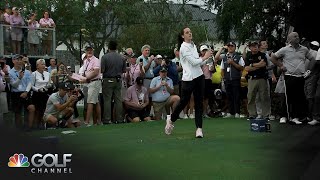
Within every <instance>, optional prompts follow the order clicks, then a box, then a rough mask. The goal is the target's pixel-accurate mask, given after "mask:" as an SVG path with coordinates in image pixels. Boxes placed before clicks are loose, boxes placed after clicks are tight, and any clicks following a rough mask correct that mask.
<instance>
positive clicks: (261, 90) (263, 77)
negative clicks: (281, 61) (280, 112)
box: [245, 42, 270, 118]
mask: <svg viewBox="0 0 320 180" xmlns="http://www.w3.org/2000/svg"><path fill="white" fill-rule="evenodd" d="M249 48H250V50H251V53H249V54H247V56H246V59H245V63H246V66H245V70H246V71H247V72H248V75H249V80H248V95H247V96H248V112H249V118H256V117H257V109H256V103H255V100H256V96H257V94H259V97H260V100H261V109H262V113H261V116H262V118H268V117H269V112H270V109H269V108H270V106H268V98H269V97H268V96H269V94H268V84H267V78H268V71H267V69H266V66H267V57H266V55H265V53H262V52H260V51H259V43H258V42H251V43H250V44H249Z"/></svg>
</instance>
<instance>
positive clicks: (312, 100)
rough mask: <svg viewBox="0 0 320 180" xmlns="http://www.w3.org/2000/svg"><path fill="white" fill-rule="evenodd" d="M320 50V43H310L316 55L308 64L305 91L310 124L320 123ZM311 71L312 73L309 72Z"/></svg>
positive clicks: (313, 54) (312, 51) (312, 52)
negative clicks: (318, 53)
mask: <svg viewBox="0 0 320 180" xmlns="http://www.w3.org/2000/svg"><path fill="white" fill-rule="evenodd" d="M318 50H319V43H318V42H317V41H312V42H311V43H310V53H311V54H312V56H313V57H314V60H312V61H310V62H309V64H308V65H307V69H306V70H307V71H306V73H307V76H305V87H304V92H305V95H306V98H307V101H308V118H309V121H310V122H308V124H310V125H317V124H319V123H320V114H319V107H320V101H319V98H320V93H319V92H320V88H319V84H320V83H319V76H320V66H319V63H320V61H319V60H320V58H318V59H317V52H318ZM309 72H310V73H309Z"/></svg>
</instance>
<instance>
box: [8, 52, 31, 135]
mask: <svg viewBox="0 0 320 180" xmlns="http://www.w3.org/2000/svg"><path fill="white" fill-rule="evenodd" d="M12 62H13V65H14V66H13V68H12V69H11V70H10V71H9V77H10V85H11V98H12V104H13V107H12V108H13V112H14V114H15V125H16V127H17V128H23V125H22V117H21V111H22V110H24V116H25V117H27V119H28V125H27V130H31V128H32V125H33V120H34V112H35V106H34V105H33V103H32V99H31V93H30V90H31V86H32V75H31V72H30V71H29V70H24V69H22V68H21V67H22V57H21V56H19V55H14V56H13V57H12Z"/></svg>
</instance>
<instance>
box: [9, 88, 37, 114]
mask: <svg viewBox="0 0 320 180" xmlns="http://www.w3.org/2000/svg"><path fill="white" fill-rule="evenodd" d="M22 93H23V92H11V100H12V108H13V112H15V113H19V112H21V110H22V108H25V109H27V108H28V106H29V105H32V99H31V97H30V96H28V97H27V98H26V99H23V98H21V97H20V95H21V94H22Z"/></svg>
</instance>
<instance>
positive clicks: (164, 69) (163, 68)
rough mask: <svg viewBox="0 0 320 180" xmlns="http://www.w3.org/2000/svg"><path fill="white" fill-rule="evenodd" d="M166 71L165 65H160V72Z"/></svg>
mask: <svg viewBox="0 0 320 180" xmlns="http://www.w3.org/2000/svg"><path fill="white" fill-rule="evenodd" d="M167 71H168V69H167V68H166V67H165V66H162V67H161V68H160V72H167Z"/></svg>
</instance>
